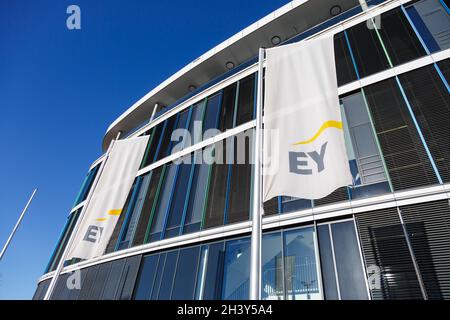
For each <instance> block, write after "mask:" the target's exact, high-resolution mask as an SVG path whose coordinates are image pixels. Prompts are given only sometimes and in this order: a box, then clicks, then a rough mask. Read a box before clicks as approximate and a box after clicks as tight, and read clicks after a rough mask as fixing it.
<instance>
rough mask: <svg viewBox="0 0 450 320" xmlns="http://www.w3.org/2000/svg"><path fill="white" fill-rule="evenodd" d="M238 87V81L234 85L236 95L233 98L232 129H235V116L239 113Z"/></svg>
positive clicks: (239, 83) (239, 81)
mask: <svg viewBox="0 0 450 320" xmlns="http://www.w3.org/2000/svg"><path fill="white" fill-rule="evenodd" d="M240 86H241V80H238V82H237V84H236V95H235V97H234V108H233V124H232V127H233V128H234V127H236V121H237V115H238V112H239V106H238V104H239V91H240Z"/></svg>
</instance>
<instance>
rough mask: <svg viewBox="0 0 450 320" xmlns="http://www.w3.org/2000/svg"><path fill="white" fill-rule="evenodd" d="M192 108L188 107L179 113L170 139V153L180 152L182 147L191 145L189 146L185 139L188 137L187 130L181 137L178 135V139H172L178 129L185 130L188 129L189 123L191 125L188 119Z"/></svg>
mask: <svg viewBox="0 0 450 320" xmlns="http://www.w3.org/2000/svg"><path fill="white" fill-rule="evenodd" d="M190 110H191V109H190V108H187V109H186V110H184V111H182V112H181V113H180V114H179V117H178V122H177V124H176V125H175V127H174V128H173V130H172V132H171V135H170V138H169V139H170V149H169V150H170V152H169V153H168V155H169V154H171V153H175V152H179V151H181V150H182V149H184V148H185V147H189V146H186V140H185V139H186V137H185V135H186V132H184V133H183V135H182V136H181V137H176V138H178V140H172V139H173V137H172V134H173V132H175V131H176V130H183V131H185V130H187V129H188V125H189V123H188V121H189V116H190V114H191V111H190ZM175 146H176V148H175Z"/></svg>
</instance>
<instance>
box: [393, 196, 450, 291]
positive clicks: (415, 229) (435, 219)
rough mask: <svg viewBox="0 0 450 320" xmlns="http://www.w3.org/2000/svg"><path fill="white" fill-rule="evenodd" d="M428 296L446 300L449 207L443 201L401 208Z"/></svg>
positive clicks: (449, 265)
mask: <svg viewBox="0 0 450 320" xmlns="http://www.w3.org/2000/svg"><path fill="white" fill-rule="evenodd" d="M401 212H402V217H403V220H404V222H405V225H406V229H407V231H408V236H409V238H410V241H411V245H412V247H413V251H414V255H415V257H416V261H417V264H418V265H419V269H420V273H421V275H422V279H423V282H424V285H425V289H426V291H427V296H428V298H429V299H450V207H449V203H448V201H447V200H442V201H436V202H429V203H421V204H415V205H411V206H406V207H401Z"/></svg>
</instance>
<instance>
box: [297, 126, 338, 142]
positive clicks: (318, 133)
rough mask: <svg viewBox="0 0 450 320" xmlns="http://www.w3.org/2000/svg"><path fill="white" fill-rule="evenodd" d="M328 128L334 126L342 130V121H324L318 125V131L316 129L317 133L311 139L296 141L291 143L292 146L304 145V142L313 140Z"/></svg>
mask: <svg viewBox="0 0 450 320" xmlns="http://www.w3.org/2000/svg"><path fill="white" fill-rule="evenodd" d="M328 128H336V129H339V130H342V121H335V120H329V121H326V122H324V124H323V125H322V126H321V127H320V129H319V131H317V133H316V134H315V135H314V136H313V137H312V138H311V139H309V140H306V141H300V142H296V143H294V144H293V145H294V146H299V145H304V144H308V143H311V142H313V141H314V140H316V139H317V138H318V137H319V136H320V135H321V134H322V132H324V131H325V130H326V129H328Z"/></svg>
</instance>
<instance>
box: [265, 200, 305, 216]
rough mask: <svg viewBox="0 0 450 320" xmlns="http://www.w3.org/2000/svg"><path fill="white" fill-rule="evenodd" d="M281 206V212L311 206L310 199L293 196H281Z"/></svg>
mask: <svg viewBox="0 0 450 320" xmlns="http://www.w3.org/2000/svg"><path fill="white" fill-rule="evenodd" d="M281 207H282V209H281V210H282V211H281V212H282V213H289V212H295V211H300V210H305V209H310V208H311V207H312V201H311V200H306V199H298V198H294V197H281ZM264 213H265V212H264Z"/></svg>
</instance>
